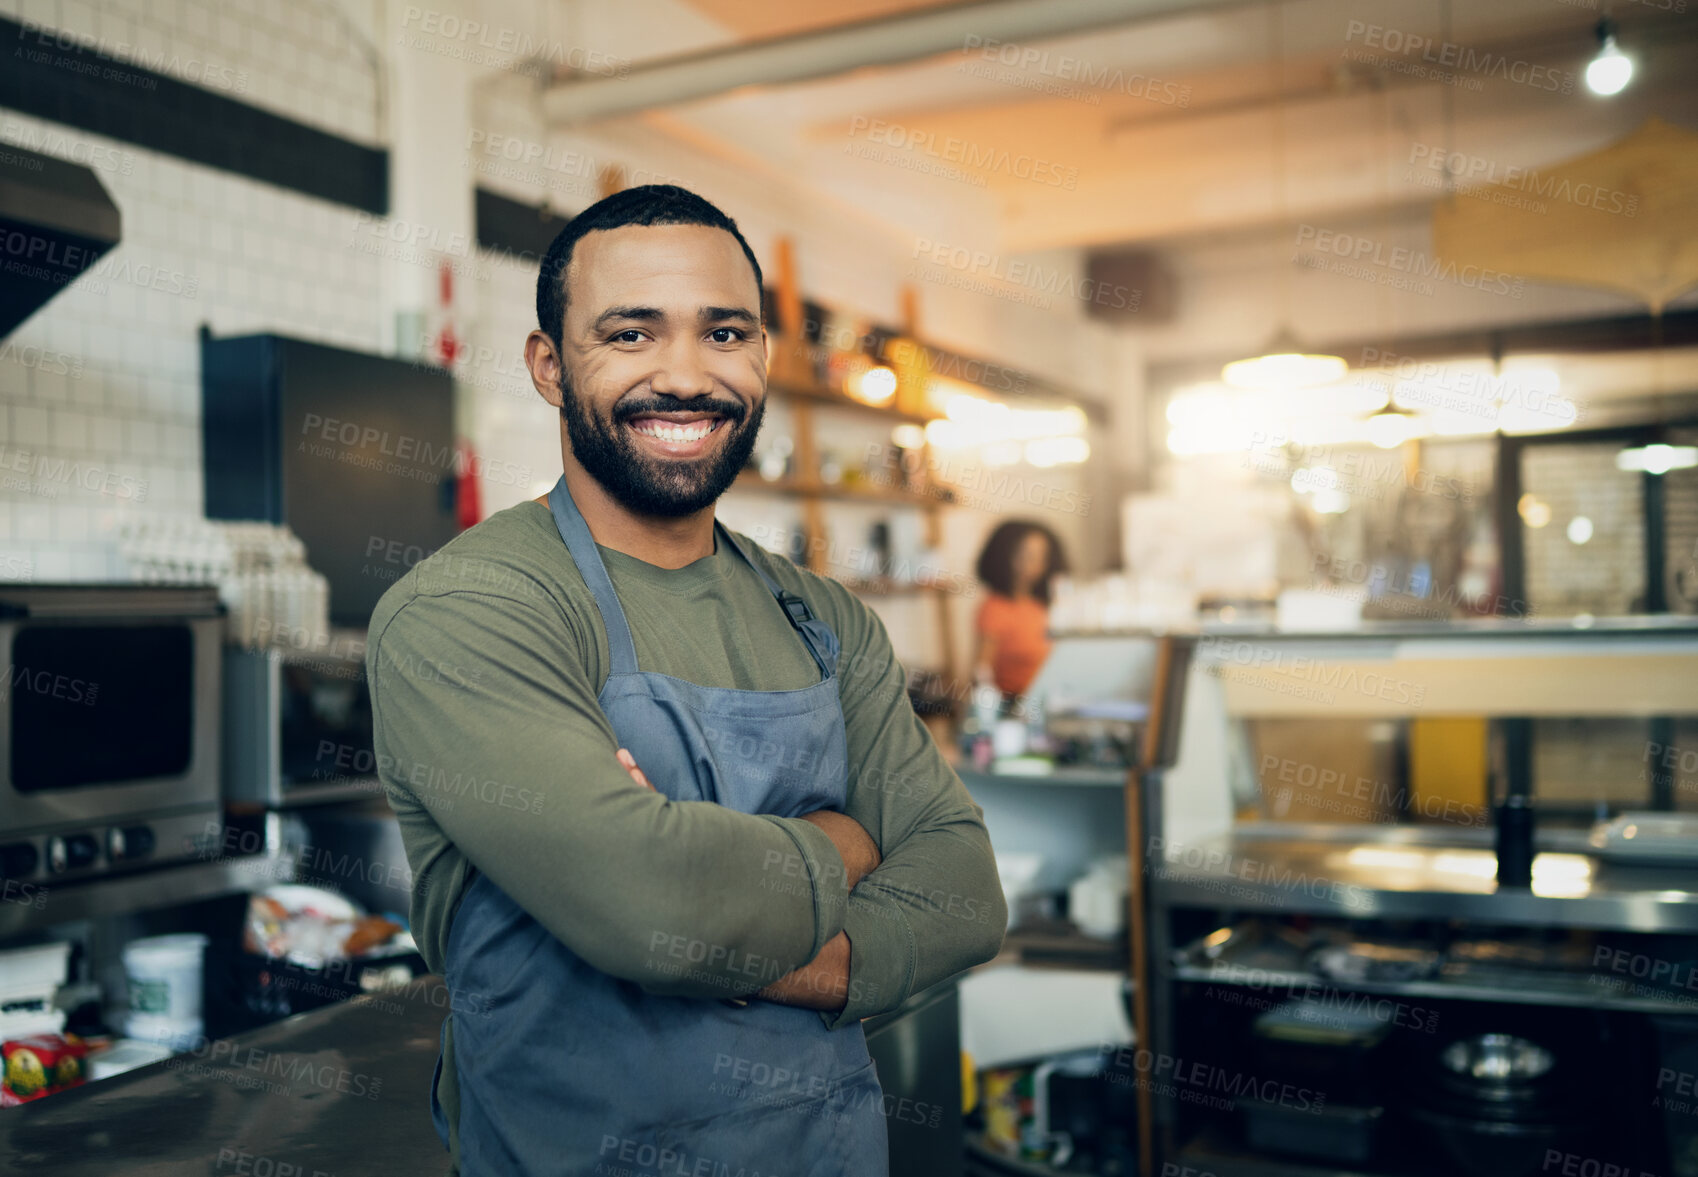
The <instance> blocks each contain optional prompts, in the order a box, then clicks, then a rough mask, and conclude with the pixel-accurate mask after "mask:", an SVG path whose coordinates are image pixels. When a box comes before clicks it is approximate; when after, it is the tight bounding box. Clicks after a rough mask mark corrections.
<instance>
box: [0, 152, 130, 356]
mask: <svg viewBox="0 0 1698 1177" xmlns="http://www.w3.org/2000/svg"><path fill="white" fill-rule="evenodd" d="M119 228H120V218H119V215H118V206H117V205H115V204H113V203H112V197H111V196H110V195H108V194H107V191H106V188H105V186H104V185H103V184H101V182H100V178H99V177H98V176H96V175H95V174H94V172H93V171H92V170H90V169H89V168H87V167H84V166H83V165H81V164H75V163H68V162H66V161H65V160H62V159H55V158H54V157H53V156H51V155H42V154H41V153H39V152H35V151H29V150H26V149H25V148H22V147H17V146H15V145H13V144H10V143H6V144H0V272H3V273H4V276H5V280H4V281H3V282H0V338H4V337H5V336H7V335H10V334H11V333H12V331H13V329H14V328H16V327H17V326H18V324H19V323H22V322H23V321H24V320H25V319H27V318H29V317H30V316H31V315H32V314H34V313H35V312H36V311H37V310H38V309H39V308H40V307H41V306H42V305H43V304H44V303H46V302H47V301H48V300H49V299H51V298H52V297H53V296H54V295H55V294H58V293H59V292H60V291H61V290H63V289H65V287H67V286H69V285H70V284H71V283H72V282H74V281H75V280H76V279H77V277H78V276H79V275H80V274H82V273H83V271H85V270H87V269H88V268H89V267H91V266H93V265H94V263H95V262H97V261H99V260H100V258H101V257H103V256H104V255H105V254H106V252H107V251H108V250H110V249H111V248H112V247H113V246H114V245H117V244H118V238H119Z"/></svg>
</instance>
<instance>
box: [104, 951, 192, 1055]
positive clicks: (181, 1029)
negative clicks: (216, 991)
mask: <svg viewBox="0 0 1698 1177" xmlns="http://www.w3.org/2000/svg"><path fill="white" fill-rule="evenodd" d="M205 959H206V937H205V936H203V935H201V934H200V933H199V932H184V933H182V934H180V935H175V936H149V937H147V938H146V939H143V940H135V941H132V942H131V943H130V944H129V945H128V946H126V947H125V949H124V975H125V977H126V979H127V980H128V982H129V990H130V1016H129V1019H128V1021H127V1022H126V1023H125V1027H124V1028H125V1032H126V1033H127V1034H128V1035H129V1036H130V1037H131V1038H140V1039H143V1040H144V1041H147V1042H159V1043H163V1044H164V1045H166V1046H170V1047H172V1048H173V1049H176V1050H188V1049H190V1048H191V1047H193V1046H194V1045H195V1044H196V1042H197V1041H198V1040H199V1039H200V1038H201V1036H202V1032H203V1028H204V1023H203V1022H202V1020H201V1006H200V995H201V973H202V971H203V969H204V964H205Z"/></svg>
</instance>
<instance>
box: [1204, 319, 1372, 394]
mask: <svg viewBox="0 0 1698 1177" xmlns="http://www.w3.org/2000/svg"><path fill="white" fill-rule="evenodd" d="M1349 371H1350V365H1349V364H1347V363H1346V362H1345V361H1344V359H1343V357H1341V356H1334V355H1326V354H1324V353H1317V352H1310V351H1305V350H1304V349H1303V345H1302V344H1300V343H1298V342H1297V338H1296V337H1295V336H1294V335H1292V333H1291V331H1290V329H1289V328H1285V327H1282V328H1280V330H1279V331H1278V332H1277V333H1276V334H1275V335H1274V337H1273V339H1272V340H1270V341H1269V342H1268V346H1267V347H1266V348H1264V349H1263V350H1262V354H1260V355H1257V356H1252V357H1250V358H1249V359H1244V360H1233V361H1232V362H1231V363H1230V364H1227V365H1226V366H1225V367H1223V368H1222V369H1221V370H1220V378H1221V379H1222V380H1224V381H1226V382H1227V383H1228V384H1230V385H1232V386H1233V387H1234V388H1251V389H1257V390H1261V391H1274V392H1291V391H1295V390H1297V389H1301V388H1317V387H1319V386H1320V385H1323V384H1333V383H1336V382H1337V381H1339V380H1342V379H1344V377H1345V375H1346V374H1347V373H1348V372H1349Z"/></svg>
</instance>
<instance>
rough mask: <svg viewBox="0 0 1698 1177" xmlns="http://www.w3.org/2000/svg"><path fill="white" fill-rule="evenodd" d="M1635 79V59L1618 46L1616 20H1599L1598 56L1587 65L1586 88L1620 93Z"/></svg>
mask: <svg viewBox="0 0 1698 1177" xmlns="http://www.w3.org/2000/svg"><path fill="white" fill-rule="evenodd" d="M1632 80H1633V59H1632V58H1631V57H1629V56H1627V55H1626V54H1625V53H1623V52H1622V51H1621V50H1620V49H1618V48H1617V47H1616V43H1615V22H1614V21H1613V20H1611V19H1610V18H1609V17H1607V16H1606V17H1604V19H1603V20H1601V21H1599V22H1598V56H1596V57H1594V58H1593V59H1592V60H1591V62H1590V63H1588V64H1587V66H1586V88H1587V89H1588V90H1590V91H1592V93H1594V94H1602V95H1605V96H1608V95H1610V94H1620V93H1621V92H1622V91H1623V90H1625V89H1626V88H1627V83H1628V82H1630V81H1632Z"/></svg>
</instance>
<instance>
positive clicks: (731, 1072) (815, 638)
mask: <svg viewBox="0 0 1698 1177" xmlns="http://www.w3.org/2000/svg"><path fill="white" fill-rule="evenodd" d="M549 506H550V509H551V510H552V512H553V514H554V521H555V525H556V527H557V528H558V529H559V531H560V536H561V538H562V539H563V540H564V541H565V543H566V548H567V551H568V552H569V553H570V554H571V557H572V561H573V563H574V564H576V565H577V568H578V571H579V572H580V573H581V574H582V575H583V578H584V582H585V583H586V584H587V585H588V586H589V589H590V592H591V593H592V594H593V595H594V597H595V602H596V606H597V608H598V609H599V611H600V613H601V618H602V625H603V627H604V628H605V630H606V632H607V646H608V654H609V658H610V661H611V664H612V665H611V671H610V673H609V674H608V677H607V683H606V685H605V686H604V687H603V688H602V691H601V694H600V696H599V702H600V704H601V707H602V710H603V711H605V712H606V714H607V718H608V720H609V721H610V722H611V724H612V726H613V730H614V732H615V733H616V734H617V735H618V737H619V742H620V744H621V745H622V746H624V747H626V748H629V749H630V750H631V753H632V755H634V756H635V757H636V758H637V764H638V765H639V766H640V767H641V768H642V769H643V771H644V773H645V774H646V775H647V776H648V778H649V780H650V781H652V782H653V783H654V785H655V788H656V789H658V790H659V791H661V792H663V793H665V794H666V795H667V796H668V797H670V798H671V799H672V800H674V801H680V802H687V801H695V802H708V803H712V804H717V805H723V806H726V807H727V808H730V809H736V810H739V811H741V812H743V813H770V814H776V815H778V816H781V817H798V816H800V815H801V814H804V813H809V812H812V811H813V810H816V809H825V808H834V809H839V810H841V809H842V808H843V806H844V802H845V799H846V790H847V782H848V771H847V770H848V756H847V745H846V740H845V736H844V729H843V712H842V708H841V706H840V703H839V700H838V684H837V678H836V669H837V658H838V653H839V645H838V641H837V636H836V635H835V634H834V633H833V632H832V631H831V629H830V628H829V627H828V626H827V625H826V624H825V623H824V622H822V621H820V620H819V619H818V618H815V617H813V616H812V614H811V612H810V611H809V609H808V607H807V605H806V604H805V603H804V602H803V601H802V600H801V598H799V597H796V596H793V595H791V594H789V593H787V592H785V591H784V590H783V589H781V588H780V587H779V586H778V585H777V584H776V583H774V582H773V581H772V579H771V578H770V577H768V576H767V575H766V573H765V572H763V571H762V570H761V568H760V566H759V565H757V564H754V563H753V562H752V561H749V558H748V554H747V553H746V552H744V551H743V549H742V548H741V547H740V546H739V545H738V544H737V541H736V540H734V539H733V538H732V537H731V534H730V532H728V531H726V530H725V529H724V528H722V527H720V525H719V523H718V522H717V521H715V523H714V529H715V531H716V533H717V535H718V537H719V541H720V542H721V543H726V544H729V545H730V546H731V549H732V550H733V551H735V552H736V553H737V554H738V555H739V556H740V557H742V559H743V560H744V561H745V562H747V563H749V564H750V567H752V568H754V569H755V571H756V572H757V573H758V574H759V575H760V577H761V580H762V581H763V582H764V583H765V584H766V586H767V588H768V590H769V591H771V593H772V594H773V597H774V600H775V607H778V608H782V609H783V610H784V612H785V613H786V614H787V615H788V617H789V619H790V623H791V625H792V627H793V628H794V629H795V631H796V633H797V634H798V636H799V637H800V638H801V640H802V641H803V642H804V643H805V644H806V646H807V648H808V650H809V652H810V653H811V654H812V655H813V658H814V661H815V662H816V663H817V664H818V666H819V668H820V672H821V679H820V681H819V682H817V683H815V684H813V685H812V686H808V687H804V688H801V689H800V690H793V691H742V690H732V689H728V688H721V687H702V686H697V685H695V684H694V683H689V682H685V681H683V680H682V679H677V678H672V677H670V676H668V675H664V674H655V673H652V672H648V671H642V670H638V669H637V657H636V647H635V645H634V644H633V642H632V639H631V630H630V626H629V625H628V624H627V623H626V620H625V612H624V610H623V609H622V608H621V607H620V604H619V598H618V597H617V596H616V595H615V594H614V591H613V582H612V581H611V580H610V579H609V578H608V575H607V569H606V567H605V565H604V564H603V563H602V560H601V555H600V553H599V552H597V550H596V546H595V540H594V539H593V538H592V536H591V535H590V530H589V526H588V524H586V523H585V522H584V518H583V516H582V514H580V513H579V511H578V509H577V506H576V505H575V504H574V503H573V502H572V497H571V495H570V494H569V493H568V491H567V489H566V479H565V477H564V476H562V478H561V479H560V481H559V482H558V483H556V484H555V487H554V490H553V491H551V492H550V494H549ZM610 755H611V754H610ZM562 771H570V767H569V766H564V765H563V766H562ZM631 787H632V788H639V787H640V786H638V785H637V784H635V783H634V782H633V783H632V785H631ZM634 865H636V864H634ZM658 930H659V929H657V931H658ZM667 931H668V933H671V932H678V933H681V934H683V935H686V936H688V934H689V929H687V928H677V929H667ZM689 955H690V953H689V949H687V948H686V949H685V950H684V953H683V956H682V958H676V959H675V958H672V957H670V956H669V955H667V954H661V957H660V959H662V960H664V961H666V963H667V964H668V965H671V964H674V963H675V964H676V965H677V966H678V968H680V969H687V968H689V967H690V964H689ZM696 959H698V960H699V959H700V955H699V954H698V955H697V957H696ZM445 971H446V973H447V977H448V983H449V985H450V986H451V987H452V991H454V992H460V993H475V994H478V995H480V1001H482V1002H486V1003H487V1008H488V1013H487V1016H466V1017H454V1015H453V1014H452V1013H451V1014H450V1015H449V1016H450V1017H453V1024H454V1066H455V1070H456V1074H457V1077H458V1080H459V1102H460V1122H459V1125H458V1127H459V1139H460V1169H461V1172H462V1173H463V1174H465V1177H543V1175H548V1177H579V1175H586V1177H587V1175H595V1177H648V1175H653V1177H679V1175H688V1174H696V1173H713V1174H727V1175H730V1177H738V1175H741V1177H885V1175H886V1174H887V1172H888V1167H889V1157H888V1144H887V1138H886V1132H885V1121H884V1107H883V1103H884V1100H883V1092H882V1090H881V1088H880V1087H879V1083H878V1076H877V1074H876V1073H875V1071H874V1069H873V1063H872V1058H871V1056H870V1055H869V1054H868V1053H867V1045H866V1038H865V1035H864V1034H863V1032H862V1030H861V1026H860V1024H859V1023H856V1024H855V1025H853V1026H848V1027H844V1028H842V1029H838V1030H827V1029H826V1028H825V1025H824V1023H823V1022H822V1021H821V1019H820V1015H819V1014H818V1013H817V1012H816V1011H814V1010H809V1009H801V1008H797V1007H793V1006H785V1005H778V1004H775V1003H773V1002H768V1001H759V1000H751V1001H750V1002H749V1004H748V1005H747V1006H744V1007H740V1008H739V1007H733V1006H728V1005H726V1004H724V1003H722V1002H719V1001H715V1000H712V999H711V998H682V997H659V996H655V995H652V994H649V993H645V992H644V991H643V990H642V989H641V988H640V987H639V986H638V985H637V984H635V983H634V982H630V981H623V980H619V979H617V978H615V977H612V976H609V975H608V974H606V973H603V972H601V971H600V970H598V969H595V968H593V967H591V966H590V965H589V964H588V963H586V962H585V961H583V960H582V959H580V958H579V957H578V955H577V954H576V953H574V952H573V951H572V950H571V949H570V948H568V947H566V945H564V944H562V943H561V942H560V941H559V940H557V939H555V938H554V937H553V936H552V935H551V934H549V932H547V931H546V930H545V929H544V928H543V927H542V926H541V925H540V924H538V923H537V922H536V920H534V919H532V918H531V917H530V916H529V915H527V914H526V913H525V912H524V911H523V910H521V909H520V908H519V906H518V905H517V904H516V903H514V902H513V901H512V900H511V899H509V898H508V897H507V895H506V894H505V893H504V892H503V891H502V890H501V889H500V888H499V887H497V886H496V885H495V884H494V883H492V882H491V881H490V880H489V878H488V877H487V876H485V875H483V874H476V875H475V877H474V880H473V882H472V883H471V885H470V886H469V887H468V888H467V890H466V893H465V895H464V897H463V898H462V899H461V901H460V906H459V909H458V910H457V912H456V913H455V916H454V926H453V928H452V929H451V930H450V932H449V937H448V954H447V968H446V970H445ZM775 979H776V978H772V977H766V976H761V977H758V978H756V979H754V980H752V981H751V985H758V984H765V983H767V982H769V981H771V980H775ZM728 996H729V994H728ZM440 1065H441V1060H440V1059H439V1060H438V1066H439V1067H440ZM431 1110H432V1116H433V1119H434V1121H435V1123H436V1129H437V1134H438V1135H439V1136H441V1137H442V1138H443V1142H444V1144H445V1145H446V1143H447V1140H448V1125H447V1121H446V1117H445V1115H444V1113H443V1111H442V1109H441V1107H440V1105H439V1104H438V1102H437V1100H436V1090H435V1085H434V1084H433V1085H432V1088H431Z"/></svg>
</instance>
